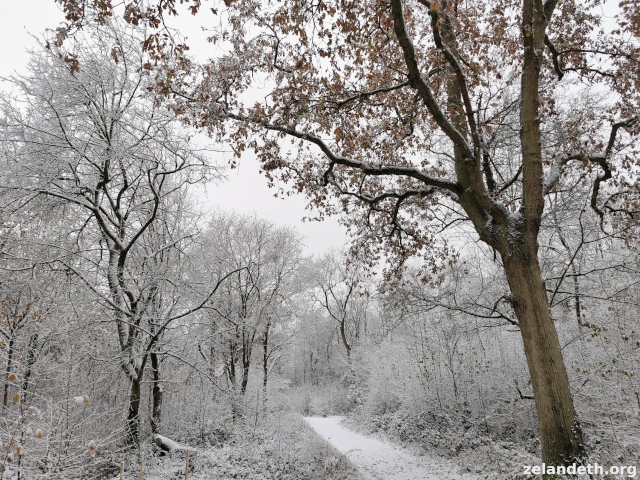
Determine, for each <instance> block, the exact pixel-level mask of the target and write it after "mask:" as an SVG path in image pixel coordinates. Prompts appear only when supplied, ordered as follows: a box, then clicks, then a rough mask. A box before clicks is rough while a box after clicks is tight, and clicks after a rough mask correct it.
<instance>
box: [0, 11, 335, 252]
mask: <svg viewBox="0 0 640 480" xmlns="http://www.w3.org/2000/svg"><path fill="white" fill-rule="evenodd" d="M0 12H2V14H1V15H0V45H2V47H1V48H0V76H7V75H10V74H12V73H13V72H14V71H18V72H21V71H24V69H25V65H26V63H27V49H28V48H31V47H34V46H35V41H34V39H33V38H32V36H31V35H36V36H38V35H41V34H42V32H44V30H45V29H46V28H48V27H50V28H51V27H55V26H56V25H57V24H58V23H59V22H60V21H61V20H62V13H61V11H60V9H59V8H58V6H57V5H56V4H55V2H54V0H0ZM206 19H207V18H206V9H205V11H204V12H202V14H201V15H198V16H197V17H195V18H184V20H181V23H182V21H185V24H186V25H188V27H187V28H186V29H185V30H186V32H185V33H186V34H187V35H188V37H190V38H189V40H190V42H189V43H190V44H192V47H195V48H192V52H196V53H197V54H198V56H199V57H200V56H202V55H206V52H207V48H210V46H209V45H208V44H205V43H204V42H202V39H204V38H206V34H204V33H201V32H200V28H199V26H198V22H202V21H205V20H206ZM181 30H182V28H181ZM198 43H199V45H198ZM228 177H229V179H228V181H227V182H226V183H224V184H222V185H218V186H215V185H210V186H208V187H207V189H206V192H207V193H206V198H203V203H204V204H206V205H212V206H215V205H217V206H219V207H220V208H222V209H225V210H234V211H236V212H246V213H251V212H255V213H256V214H258V215H259V216H262V217H267V218H268V219H270V220H272V221H275V222H277V223H278V224H286V225H290V226H292V227H295V228H296V229H297V230H298V231H299V232H300V233H301V234H302V235H304V236H305V237H306V244H307V250H308V253H322V252H324V251H325V250H327V249H328V248H329V247H332V246H342V245H344V243H345V242H346V233H345V232H346V230H345V229H344V228H343V227H341V226H339V225H338V223H337V221H336V220H335V219H329V220H325V221H324V222H304V223H303V222H302V218H303V217H304V216H305V215H307V213H308V212H307V211H306V210H305V206H306V202H305V201H304V199H303V198H302V197H296V196H291V197H288V198H286V199H278V198H274V193H275V192H274V190H271V189H269V188H268V187H267V182H266V180H265V179H264V178H263V177H262V176H260V175H259V173H258V164H257V161H256V160H255V159H253V158H250V157H246V158H243V159H242V162H241V164H240V167H239V168H238V169H236V170H231V171H229V172H228Z"/></svg>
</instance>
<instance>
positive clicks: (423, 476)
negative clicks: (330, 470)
mask: <svg viewBox="0 0 640 480" xmlns="http://www.w3.org/2000/svg"><path fill="white" fill-rule="evenodd" d="M304 420H305V421H306V422H307V423H308V424H309V425H310V426H311V428H313V429H314V430H315V431H316V433H317V434H318V435H320V436H321V437H322V438H324V439H325V440H326V441H327V442H328V443H329V444H330V445H331V446H333V447H334V448H335V449H336V450H338V451H339V452H340V453H342V454H344V455H345V456H346V457H347V458H348V459H349V460H350V461H351V463H353V464H354V465H355V466H356V468H357V469H358V470H359V471H360V473H362V475H363V477H364V478H365V479H366V480H476V477H474V476H472V475H469V474H461V473H458V467H457V466H456V465H455V464H453V463H451V462H450V461H448V460H445V459H443V458H439V457H435V456H433V457H426V456H424V457H418V456H415V455H412V454H410V453H408V452H407V451H406V450H404V449H402V448H400V447H397V446H394V445H391V444H389V443H385V442H382V441H380V440H376V439H374V438H370V437H366V436H364V435H360V434H359V433H355V432H353V431H351V430H348V429H347V428H345V427H343V426H342V425H341V424H340V422H341V420H342V417H305V418H304Z"/></svg>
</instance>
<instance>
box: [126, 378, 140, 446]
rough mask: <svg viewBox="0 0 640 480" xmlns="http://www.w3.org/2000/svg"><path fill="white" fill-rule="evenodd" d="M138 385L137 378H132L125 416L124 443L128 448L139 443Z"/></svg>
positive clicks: (138, 379) (138, 380)
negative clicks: (125, 432) (127, 410)
mask: <svg viewBox="0 0 640 480" xmlns="http://www.w3.org/2000/svg"><path fill="white" fill-rule="evenodd" d="M140 384H141V382H140V378H139V377H134V378H133V379H132V380H131V390H130V392H129V412H128V414H127V437H126V443H127V446H128V447H137V446H138V445H139V443H140V390H141V389H140V386H141V385H140Z"/></svg>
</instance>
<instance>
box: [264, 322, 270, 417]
mask: <svg viewBox="0 0 640 480" xmlns="http://www.w3.org/2000/svg"><path fill="white" fill-rule="evenodd" d="M270 329H271V317H268V318H267V324H266V325H265V327H264V335H263V337H262V410H263V412H264V415H265V416H266V414H267V382H268V381H269V330H270Z"/></svg>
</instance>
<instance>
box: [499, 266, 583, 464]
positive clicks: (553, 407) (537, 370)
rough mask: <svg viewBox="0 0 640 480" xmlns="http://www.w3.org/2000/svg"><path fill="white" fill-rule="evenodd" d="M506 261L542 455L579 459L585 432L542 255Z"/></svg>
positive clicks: (554, 461) (567, 460)
mask: <svg viewBox="0 0 640 480" xmlns="http://www.w3.org/2000/svg"><path fill="white" fill-rule="evenodd" d="M503 262H504V269H505V273H506V275H507V281H508V282H509V287H510V288H511V293H512V295H513V298H512V304H513V308H514V310H515V313H516V317H517V318H518V323H519V325H520V332H521V335H522V342H523V344H524V351H525V355H526V358H527V365H528V367H529V375H530V378H531V385H532V388H533V396H534V399H535V405H536V411H537V414H538V430H539V432H540V441H541V444H542V459H543V460H544V461H545V462H546V463H548V464H553V465H567V464H571V463H573V462H580V461H581V459H582V458H583V457H584V452H585V450H584V444H583V440H582V431H581V429H580V425H579V423H578V421H577V417H576V412H575V409H574V406H573V399H572V397H571V390H570V387H569V379H568V377H567V371H566V368H565V365H564V361H563V358H562V352H561V351H560V342H559V340H558V333H557V331H556V328H555V325H554V323H553V320H552V319H551V314H550V311H549V300H548V298H547V292H546V289H545V286H544V283H543V281H542V275H541V271H540V264H539V262H538V258H537V256H536V255H533V256H525V255H516V254H512V255H510V256H509V255H504V256H503Z"/></svg>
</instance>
